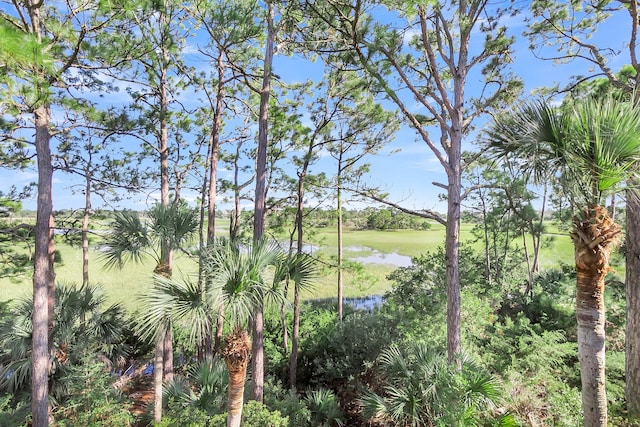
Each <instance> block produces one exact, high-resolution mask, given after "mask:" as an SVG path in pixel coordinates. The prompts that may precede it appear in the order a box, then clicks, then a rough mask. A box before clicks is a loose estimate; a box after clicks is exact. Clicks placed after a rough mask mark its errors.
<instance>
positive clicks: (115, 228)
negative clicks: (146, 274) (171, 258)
mask: <svg viewBox="0 0 640 427" xmlns="http://www.w3.org/2000/svg"><path fill="white" fill-rule="evenodd" d="M148 215H149V220H148V221H146V222H145V221H143V219H142V218H141V217H140V214H139V213H138V212H136V211H126V210H125V211H122V212H117V213H116V214H115V217H114V222H113V224H112V231H111V232H110V233H109V235H108V236H106V237H105V240H104V252H103V259H104V262H105V266H106V267H107V268H114V267H117V268H122V267H123V266H124V264H126V263H127V262H129V261H134V262H141V261H142V259H143V258H144V257H145V256H147V255H153V257H154V259H155V261H156V262H157V263H158V266H156V268H166V266H160V265H159V264H160V262H161V259H160V247H161V245H164V246H165V247H166V250H167V251H173V250H176V249H179V248H184V247H185V246H186V245H187V244H188V243H189V241H190V239H191V238H192V237H193V234H194V233H195V231H196V230H197V226H198V222H197V218H198V217H197V212H196V210H195V209H192V208H190V207H188V206H187V204H186V203H184V202H183V201H174V202H172V203H171V204H169V205H168V206H163V205H160V204H158V205H156V206H154V207H153V208H152V209H151V210H150V211H149V213H148ZM160 271H162V270H160Z"/></svg>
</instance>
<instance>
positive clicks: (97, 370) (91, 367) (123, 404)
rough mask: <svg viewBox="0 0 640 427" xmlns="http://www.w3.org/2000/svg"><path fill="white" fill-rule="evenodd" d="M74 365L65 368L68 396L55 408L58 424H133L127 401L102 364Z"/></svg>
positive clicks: (73, 426) (122, 426)
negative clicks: (114, 386)
mask: <svg viewBox="0 0 640 427" xmlns="http://www.w3.org/2000/svg"><path fill="white" fill-rule="evenodd" d="M84 362H85V363H83V364H80V365H74V366H72V367H71V368H70V369H68V370H67V372H66V377H65V380H66V383H67V387H68V396H69V398H68V399H67V400H66V401H65V402H64V404H63V405H62V406H59V407H58V408H56V409H55V411H54V417H55V418H56V419H57V420H58V421H57V424H56V425H58V426H60V427H102V426H104V427H110V426H113V427H125V426H131V425H133V422H134V418H133V415H132V414H131V412H130V404H129V402H127V400H126V399H125V398H124V397H123V396H122V395H121V394H120V393H119V392H118V391H117V390H115V389H114V388H113V386H112V382H113V378H112V377H111V376H110V375H109V374H108V372H105V367H104V364H102V363H95V362H94V363H91V361H90V360H89V359H85V360H84Z"/></svg>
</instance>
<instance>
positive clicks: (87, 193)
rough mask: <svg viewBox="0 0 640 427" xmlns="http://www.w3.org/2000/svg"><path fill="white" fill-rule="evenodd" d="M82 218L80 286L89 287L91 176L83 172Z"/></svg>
mask: <svg viewBox="0 0 640 427" xmlns="http://www.w3.org/2000/svg"><path fill="white" fill-rule="evenodd" d="M85 174H86V175H85V179H86V182H85V187H84V216H83V217H82V284H83V285H84V286H87V285H89V215H90V214H91V175H90V174H89V172H88V171H85Z"/></svg>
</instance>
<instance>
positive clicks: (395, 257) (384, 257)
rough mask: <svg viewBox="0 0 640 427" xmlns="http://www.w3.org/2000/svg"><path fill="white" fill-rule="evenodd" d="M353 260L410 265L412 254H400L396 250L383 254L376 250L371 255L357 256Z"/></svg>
mask: <svg viewBox="0 0 640 427" xmlns="http://www.w3.org/2000/svg"><path fill="white" fill-rule="evenodd" d="M351 260H352V261H357V262H359V263H362V264H387V265H393V266H395V267H410V266H411V265H412V262H411V257H410V256H406V255H400V254H398V253H396V252H392V253H390V254H383V253H381V252H377V251H376V252H374V253H372V254H371V255H367V256H361V257H356V258H352V259H351Z"/></svg>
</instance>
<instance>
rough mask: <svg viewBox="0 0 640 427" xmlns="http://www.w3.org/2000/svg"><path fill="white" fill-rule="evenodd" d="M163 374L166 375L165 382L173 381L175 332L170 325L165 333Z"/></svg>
mask: <svg viewBox="0 0 640 427" xmlns="http://www.w3.org/2000/svg"><path fill="white" fill-rule="evenodd" d="M162 373H163V374H164V381H173V330H172V327H171V324H170V323H169V324H167V329H166V330H165V333H164V344H163V349H162Z"/></svg>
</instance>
